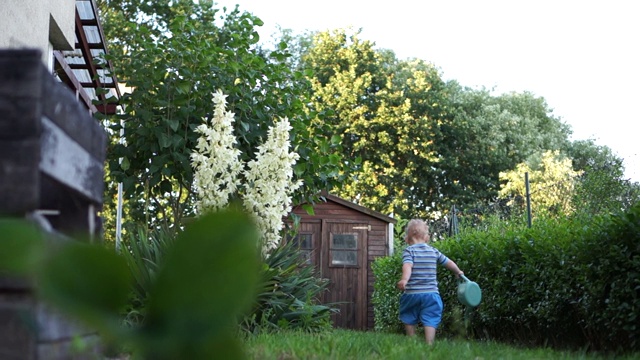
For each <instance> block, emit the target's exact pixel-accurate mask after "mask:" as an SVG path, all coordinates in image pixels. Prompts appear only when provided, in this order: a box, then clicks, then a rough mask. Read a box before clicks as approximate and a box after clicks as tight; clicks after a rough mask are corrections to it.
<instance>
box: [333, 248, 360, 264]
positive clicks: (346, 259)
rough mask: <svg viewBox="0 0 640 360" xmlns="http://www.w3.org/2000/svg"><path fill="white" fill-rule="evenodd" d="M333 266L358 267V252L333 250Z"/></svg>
mask: <svg viewBox="0 0 640 360" xmlns="http://www.w3.org/2000/svg"><path fill="white" fill-rule="evenodd" d="M331 265H358V252H357V251H344V250H331Z"/></svg>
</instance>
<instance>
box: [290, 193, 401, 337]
mask: <svg viewBox="0 0 640 360" xmlns="http://www.w3.org/2000/svg"><path fill="white" fill-rule="evenodd" d="M323 198H324V199H325V201H324V202H318V203H317V204H315V205H314V206H313V209H314V214H313V215H309V214H308V213H307V212H306V211H305V210H304V209H303V207H302V206H297V207H295V208H294V209H293V210H292V213H293V214H295V215H298V216H299V217H300V226H299V227H298V231H297V234H296V235H295V237H294V239H295V241H296V242H297V243H298V244H299V246H300V249H301V251H303V253H304V254H305V255H306V256H307V259H308V262H309V263H310V264H313V265H314V266H315V267H316V268H317V269H318V271H319V273H320V276H321V277H323V278H326V279H329V288H328V291H326V292H325V294H324V296H323V299H322V300H323V302H324V303H340V304H339V306H338V307H339V309H340V312H339V313H337V314H334V315H333V316H332V320H333V324H334V326H335V327H339V328H348V329H356V330H367V329H373V326H374V316H373V304H372V302H371V298H372V294H373V283H374V280H375V279H374V275H373V271H372V270H371V264H372V263H373V261H374V260H375V259H376V258H377V257H380V256H386V255H388V254H389V249H390V242H391V244H392V243H393V224H395V223H396V220H395V219H393V218H391V217H389V216H386V215H384V214H381V213H379V212H376V211H373V210H371V209H367V208H365V207H363V206H360V205H357V204H355V203H353V202H350V201H347V200H345V199H342V198H339V197H337V196H334V195H330V194H323Z"/></svg>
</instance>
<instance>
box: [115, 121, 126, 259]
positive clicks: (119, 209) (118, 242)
mask: <svg viewBox="0 0 640 360" xmlns="http://www.w3.org/2000/svg"><path fill="white" fill-rule="evenodd" d="M120 125H121V127H120V140H119V141H120V143H121V144H122V143H123V142H124V141H123V138H124V121H122V120H120ZM118 162H119V163H120V164H122V158H120V159H119V160H118ZM121 244H122V183H121V182H120V183H118V205H117V208H116V252H119V251H120V246H121Z"/></svg>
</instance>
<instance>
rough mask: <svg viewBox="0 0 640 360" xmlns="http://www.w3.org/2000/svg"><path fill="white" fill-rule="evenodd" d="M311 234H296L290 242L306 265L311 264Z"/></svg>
mask: <svg viewBox="0 0 640 360" xmlns="http://www.w3.org/2000/svg"><path fill="white" fill-rule="evenodd" d="M312 236H313V234H296V235H295V236H294V237H293V238H292V239H291V241H292V242H293V244H294V245H295V246H296V247H297V248H298V249H299V250H300V256H301V257H302V258H303V259H305V262H306V263H307V264H311V263H312V262H311V252H312V251H313V238H312Z"/></svg>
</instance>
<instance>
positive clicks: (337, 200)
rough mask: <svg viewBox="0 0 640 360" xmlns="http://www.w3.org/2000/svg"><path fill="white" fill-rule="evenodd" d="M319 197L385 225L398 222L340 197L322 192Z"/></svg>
mask: <svg viewBox="0 0 640 360" xmlns="http://www.w3.org/2000/svg"><path fill="white" fill-rule="evenodd" d="M320 196H321V197H322V198H325V199H326V200H328V201H333V202H335V203H337V204H340V205H342V206H345V207H348V208H350V209H353V210H355V211H358V212H361V213H363V214H367V215H369V216H371V217H374V218H376V219H378V220H382V221H384V222H386V223H391V224H395V223H397V222H398V220H396V219H394V218H392V217H390V216H387V215H385V214H383V213H380V212H377V211H375V210H372V209H369V208H366V207H364V206H361V205H358V204H356V203H354V202H351V201H349V200H345V199H343V198H341V197H338V196H336V195H331V194H329V193H328V192H325V191H323V192H322V193H321V194H320Z"/></svg>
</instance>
